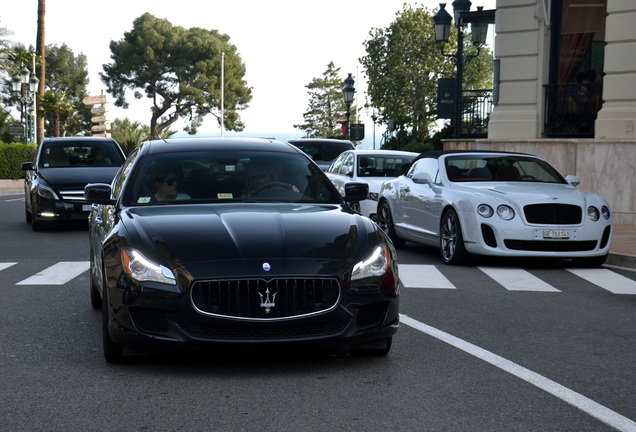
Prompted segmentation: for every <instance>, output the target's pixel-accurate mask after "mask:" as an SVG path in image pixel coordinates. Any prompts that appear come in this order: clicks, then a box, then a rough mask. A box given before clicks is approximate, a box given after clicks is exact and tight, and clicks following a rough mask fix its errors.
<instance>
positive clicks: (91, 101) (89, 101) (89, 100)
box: [82, 95, 106, 105]
mask: <svg viewBox="0 0 636 432" xmlns="http://www.w3.org/2000/svg"><path fill="white" fill-rule="evenodd" d="M82 102H84V104H85V105H95V104H103V103H106V95H99V96H87V97H85V98H84V99H83V100H82Z"/></svg>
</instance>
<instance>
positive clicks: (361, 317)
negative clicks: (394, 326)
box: [352, 302, 389, 329]
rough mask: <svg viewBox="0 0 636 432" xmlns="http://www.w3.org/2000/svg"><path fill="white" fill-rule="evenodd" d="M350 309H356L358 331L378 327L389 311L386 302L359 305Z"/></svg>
mask: <svg viewBox="0 0 636 432" xmlns="http://www.w3.org/2000/svg"><path fill="white" fill-rule="evenodd" d="M352 309H358V318H357V319H356V325H357V326H358V328H360V329H365V328H371V327H378V326H379V325H381V324H382V323H383V322H384V318H385V317H386V312H387V311H388V309H389V303H388V302H382V303H373V304H367V305H361V306H358V307H355V308H352Z"/></svg>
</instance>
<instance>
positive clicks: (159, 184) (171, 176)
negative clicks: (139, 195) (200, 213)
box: [146, 163, 190, 201]
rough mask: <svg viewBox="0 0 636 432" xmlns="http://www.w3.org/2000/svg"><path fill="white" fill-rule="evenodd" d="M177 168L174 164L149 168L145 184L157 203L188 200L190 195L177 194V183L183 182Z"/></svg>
mask: <svg viewBox="0 0 636 432" xmlns="http://www.w3.org/2000/svg"><path fill="white" fill-rule="evenodd" d="M180 173H181V170H180V169H179V166H178V165H177V164H174V163H157V164H155V165H153V166H151V167H150V169H149V170H148V175H147V176H146V184H147V185H148V187H149V188H150V190H151V192H152V194H153V197H154V199H156V200H157V201H174V200H184V199H190V195H188V194H186V193H182V192H178V186H179V183H182V182H183V177H182V176H181V175H180Z"/></svg>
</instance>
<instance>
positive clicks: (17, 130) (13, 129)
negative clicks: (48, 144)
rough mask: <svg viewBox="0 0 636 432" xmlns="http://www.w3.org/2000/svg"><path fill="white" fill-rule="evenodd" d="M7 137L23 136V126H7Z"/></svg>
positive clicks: (17, 124)
mask: <svg viewBox="0 0 636 432" xmlns="http://www.w3.org/2000/svg"><path fill="white" fill-rule="evenodd" d="M9 135H13V136H14V137H23V136H24V125H23V124H22V123H13V124H10V125H9Z"/></svg>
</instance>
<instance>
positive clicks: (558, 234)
mask: <svg viewBox="0 0 636 432" xmlns="http://www.w3.org/2000/svg"><path fill="white" fill-rule="evenodd" d="M543 238H548V239H569V238H570V230H552V229H547V230H543Z"/></svg>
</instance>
